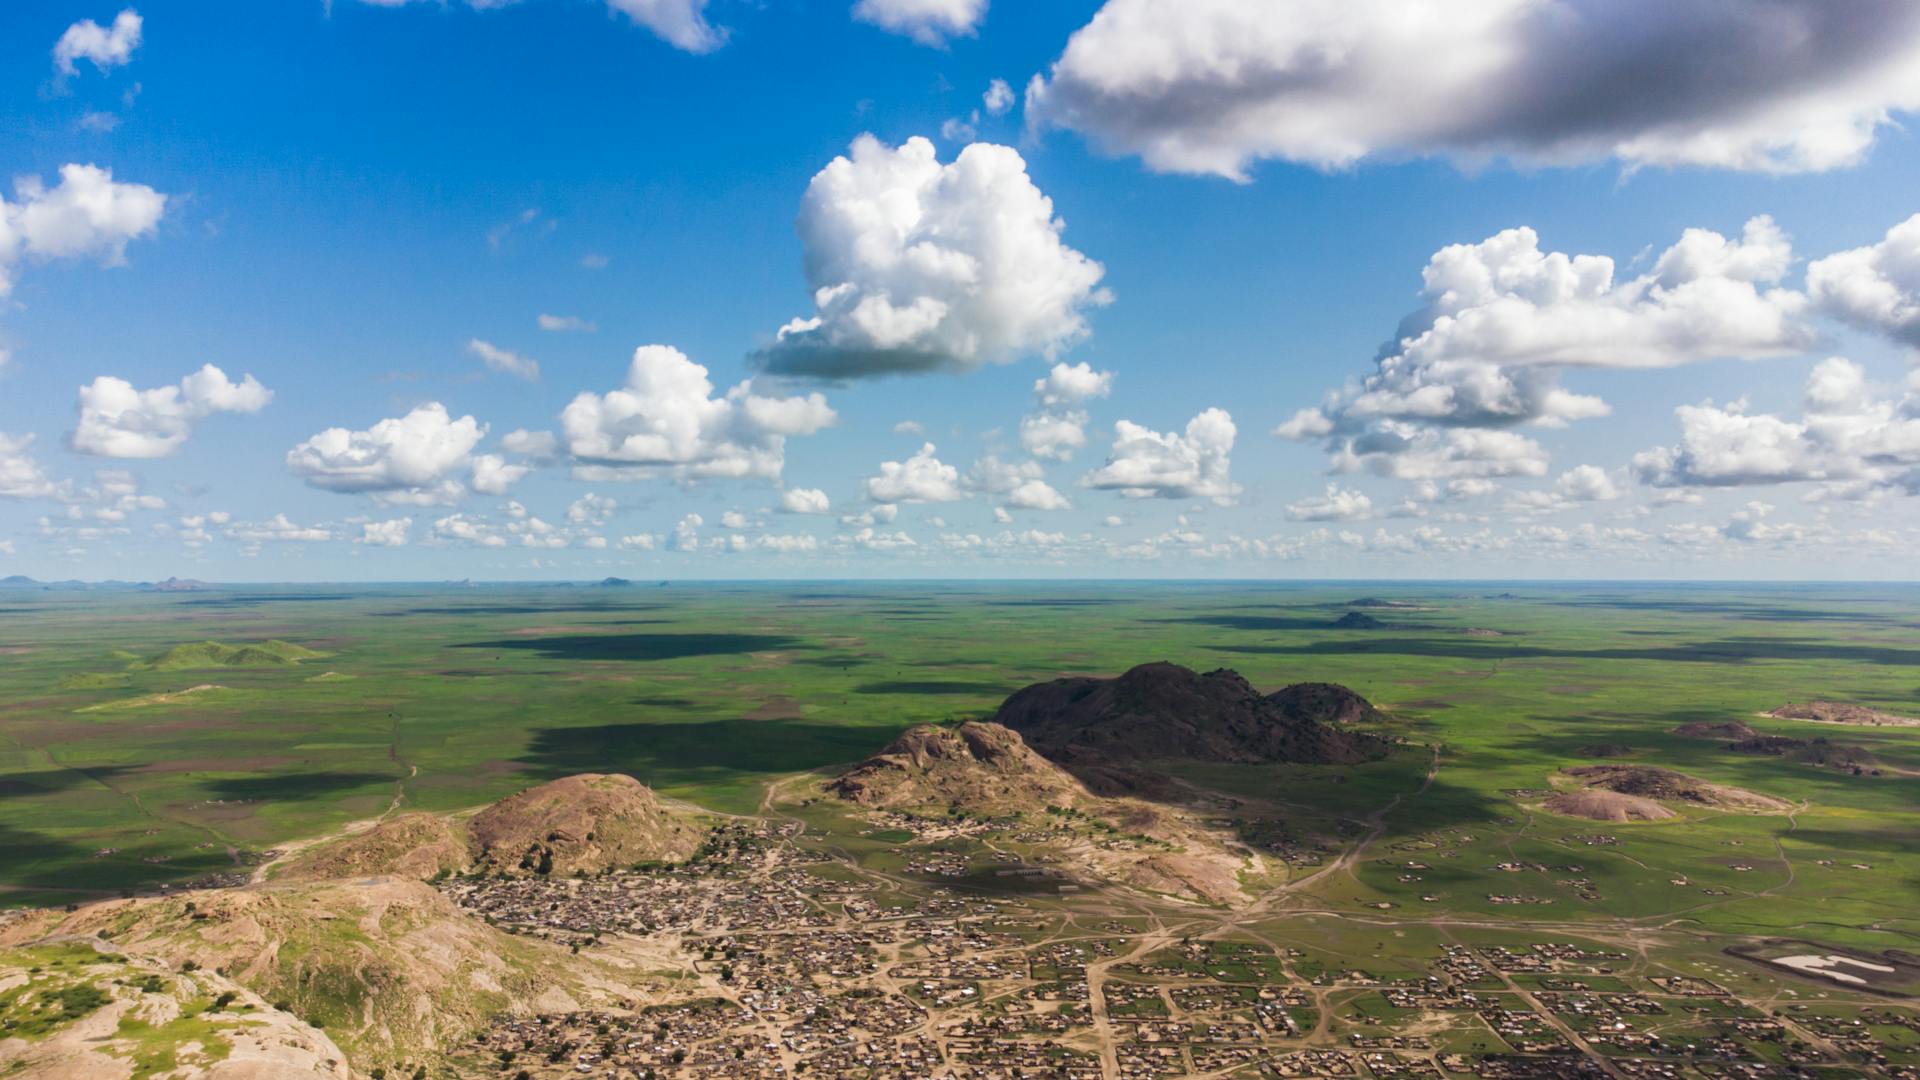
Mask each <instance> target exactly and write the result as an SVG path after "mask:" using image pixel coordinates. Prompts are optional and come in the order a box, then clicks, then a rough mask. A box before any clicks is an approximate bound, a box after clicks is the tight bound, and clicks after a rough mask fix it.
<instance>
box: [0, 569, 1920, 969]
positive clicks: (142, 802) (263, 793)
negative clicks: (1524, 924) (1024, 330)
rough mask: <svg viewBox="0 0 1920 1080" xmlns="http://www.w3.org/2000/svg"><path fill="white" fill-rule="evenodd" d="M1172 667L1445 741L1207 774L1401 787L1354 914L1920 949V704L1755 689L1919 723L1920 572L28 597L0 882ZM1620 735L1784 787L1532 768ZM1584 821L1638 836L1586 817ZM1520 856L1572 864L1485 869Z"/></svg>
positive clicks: (683, 760) (86, 876)
mask: <svg viewBox="0 0 1920 1080" xmlns="http://www.w3.org/2000/svg"><path fill="white" fill-rule="evenodd" d="M1368 596H1384V597H1389V598H1392V599H1394V600H1400V601H1409V602H1413V603H1415V604H1417V605H1418V607H1416V608H1370V609H1368V610H1369V611H1370V613H1371V614H1373V615H1374V616H1375V617H1376V618H1378V619H1380V620H1381V621H1382V622H1384V623H1385V624H1386V625H1385V626H1384V627H1383V628H1380V629H1374V630H1335V629H1331V628H1330V624H1331V623H1332V622H1333V621H1334V620H1336V619H1337V618H1339V617H1340V616H1341V615H1342V614H1344V613H1345V612H1346V611H1347V610H1348V609H1347V606H1346V605H1347V602H1348V601H1351V600H1354V599H1358V598H1361V597H1368ZM1469 630H1472V631H1476V632H1475V633H1468V631H1469ZM1484 631H1498V632H1499V633H1498V635H1497V636H1495V635H1492V634H1487V633H1484ZM208 643H213V644H212V645H209V644H208ZM283 643H284V644H283ZM316 654H317V655H316ZM269 658H270V659H269ZM1163 659H1164V660H1172V661H1176V662H1179V663H1182V664H1186V665H1189V666H1191V667H1194V668H1197V669H1201V670H1209V669H1212V668H1216V667H1232V668H1235V669H1237V670H1239V671H1240V672H1241V673H1242V674H1244V675H1246V676H1247V677H1248V678H1249V679H1251V680H1252V681H1253V682H1254V683H1255V684H1256V685H1259V686H1261V687H1263V688H1267V689H1273V688H1278V687H1279V686H1281V685H1284V684H1286V683H1290V682H1297V681H1306V680H1313V681H1331V682H1341V683H1345V684H1347V685H1349V686H1352V687H1354V688H1355V689H1356V690H1358V691H1360V692H1361V693H1363V694H1365V695H1366V696H1368V697H1369V698H1371V699H1372V700H1373V701H1374V702H1375V703H1376V704H1378V705H1380V706H1381V707H1383V708H1385V709H1387V710H1388V711H1390V712H1392V713H1393V714H1395V716H1396V717H1398V718H1399V720H1398V722H1397V723H1396V725H1395V727H1396V728H1397V729H1398V730H1399V731H1400V732H1401V733H1403V734H1404V735H1406V736H1407V737H1408V738H1409V739H1410V740H1412V741H1413V742H1416V743H1421V744H1429V745H1432V746H1435V747H1438V755H1437V761H1438V766H1439V767H1438V771H1437V773H1436V774H1435V775H1434V776H1433V778H1432V780H1431V782H1428V783H1426V786H1425V787H1424V788H1423V787H1422V783H1423V781H1425V779H1426V777H1425V773H1426V768H1427V765H1428V764H1429V763H1430V762H1431V761H1433V760H1435V759H1434V756H1433V755H1431V754H1429V753H1427V752H1425V751H1420V752H1413V751H1409V752H1407V753H1403V754H1399V755H1396V756H1395V757H1394V758H1393V759H1391V760H1389V761H1386V762H1382V763H1379V764H1377V765H1373V766H1364V767H1360V768H1355V769H1340V770H1312V769H1301V768H1299V767H1275V768H1272V769H1267V770H1260V769H1248V770H1239V771H1231V775H1229V774H1228V773H1226V772H1222V773H1219V774H1218V775H1207V774H1206V773H1207V771H1206V770H1197V771H1195V772H1192V773H1190V774H1189V778H1190V779H1196V780H1206V781H1208V782H1210V783H1212V784H1213V785H1214V786H1217V787H1219V788H1221V789H1224V790H1229V791H1236V790H1237V791H1243V792H1245V793H1248V794H1253V793H1264V794H1266V795H1267V796H1269V797H1272V798H1276V799H1278V800H1279V801H1281V802H1283V803H1288V804H1293V805H1298V806H1299V807H1300V808H1301V814H1302V817H1303V819H1308V818H1315V817H1316V816H1317V817H1318V818H1322V819H1328V820H1337V819H1341V818H1346V819H1349V820H1350V821H1351V822H1359V821H1361V820H1363V819H1366V818H1368V816H1369V815H1371V814H1374V813H1375V812H1377V811H1381V810H1382V808H1386V807H1390V808H1388V809H1385V811H1384V814H1382V815H1381V816H1380V817H1379V818H1378V823H1379V825H1380V826H1381V834H1380V836H1379V837H1378V838H1377V840H1376V841H1375V842H1374V843H1373V844H1372V845H1371V847H1370V848H1369V850H1368V851H1367V852H1366V855H1367V857H1366V858H1365V859H1362V860H1359V861H1358V862H1357V863H1356V865H1355V866H1354V867H1353V868H1352V870H1351V872H1343V873H1339V874H1332V875H1328V876H1327V877H1326V878H1325V879H1323V880H1317V881H1315V882H1314V883H1313V885H1312V886H1311V888H1312V890H1313V895H1315V896H1316V897H1318V898H1319V899H1320V900H1321V901H1323V902H1324V903H1325V904H1326V905H1327V906H1328V909H1329V910H1333V911H1342V912H1348V913H1352V912H1356V911H1363V910H1365V909H1366V908H1367V907H1369V906H1372V905H1378V904H1381V903H1387V904H1392V905H1394V906H1395V907H1396V908H1398V909H1400V910H1398V911H1396V912H1395V914H1396V915H1398V916H1401V917H1405V916H1407V915H1410V914H1413V912H1414V911H1417V910H1421V909H1426V910H1431V911H1432V912H1434V914H1435V916H1436V918H1439V917H1441V916H1442V915H1443V914H1444V915H1446V916H1451V917H1456V918H1463V919H1473V920H1492V921H1497V920H1501V919H1523V918H1524V919H1532V920H1540V919H1553V920H1556V921H1564V922H1567V923H1573V924H1580V923H1589V922H1591V923H1594V924H1596V925H1600V924H1604V923H1607V922H1609V921H1613V920H1622V919H1625V920H1637V921H1640V922H1642V923H1643V924H1655V923H1657V924H1661V925H1669V926H1675V927H1681V928H1686V927H1698V928H1699V929H1700V930H1702V931H1703V932H1718V933H1737V934H1751V935H1758V934H1770V933H1779V934H1783V935H1785V934H1789V933H1791V934H1793V935H1795V936H1818V937H1819V938H1821V939H1822V940H1827V941H1832V942H1834V943H1836V944H1852V945H1857V946H1862V947H1876V948H1888V947H1901V948H1907V949H1909V950H1914V949H1917V948H1920V915H1917V914H1916V913H1917V912H1920V904H1916V903H1915V902H1914V901H1915V898H1916V894H1917V892H1920V844H1916V843H1915V842H1914V838H1915V837H1916V836H1920V780H1917V778H1920V728H1891V727H1889V728H1839V727H1835V726H1832V725H1819V724H1810V723H1800V722H1791V721H1782V720H1772V719H1766V718H1762V717H1761V716H1760V715H1759V714H1760V713H1762V712H1764V711H1766V710H1768V709H1772V708H1775V707H1777V706H1779V705H1782V704H1785V703H1786V702H1788V701H1790V700H1791V701H1805V700H1808V699H1815V698H1825V699H1836V700H1844V701H1854V702H1859V703H1862V704H1866V705H1871V706H1875V707H1878V708H1882V709H1885V710H1887V711H1889V712H1894V713H1900V714H1904V715H1915V714H1916V713H1920V589H1915V588H1911V587H1886V586H1873V587H1867V586H1848V587H1839V586H1836V587H1760V586H1714V587H1705V586H1688V587H1663V586H1618V585H1604V586H1603V585H1591V586H1587V585H1566V586H1555V587H1550V588H1549V587H1525V586H1504V585H1499V586H1462V585H1458V584H1452V585H1419V586H1416V585H1392V586H1389V585H1382V584H1377V583H1376V584H1368V585H1351V586H1341V585H1314V586H1289V585H1269V584H1249V583H1234V584H1206V585H1184V584H1183V585H1135V584H1111V583H1086V584H1045V585H1028V584H1019V585H1015V584H1005V585H1000V584H984V585H983V584H930V583H915V584H901V585H845V584H810V585H781V586H773V585H767V586H753V585H711V586H697V587H695V586H688V587H659V588H654V587H631V588H599V587H568V588H561V587H544V588H535V587H526V588H507V587H486V588H474V589H468V588H451V587H417V588H401V587H391V588H378V589H345V588H339V589H334V588H315V587H304V586H302V587H286V588H279V589H274V588H256V589H232V590H220V591H213V592H204V593H187V594H178V595H149V594H136V593H110V592H101V593H43V592H37V591H27V590H9V591H7V592H5V593H0V889H3V890H4V891H0V902H8V903H15V904H20V903H54V902H66V901H72V900H81V899H86V898H89V897H92V896H98V895H103V894H104V895H110V894H112V893H115V892H118V891H120V890H123V889H143V888H150V887H153V886H155V885H158V884H161V883H169V882H170V883H179V882H184V881H188V880H192V879H194V878H197V877H200V876H202V875H205V874H207V873H210V872H214V871H223V870H232V869H233V868H234V867H235V865H236V862H235V859H236V854H237V853H245V852H257V851H260V850H263V849H267V848H270V847H272V846H274V845H276V844H279V843H283V842H286V841H290V840H294V839H298V838H302V837H307V836H312V835H316V834H320V833H324V832H327V831H330V830H333V829H335V828H338V827H339V826H340V825H342V824H344V823H346V822H348V821H352V820H355V819H359V818H366V817H371V816H374V815H377V814H379V813H381V812H382V811H384V810H386V809H387V808H388V807H389V806H392V805H394V804H395V800H396V799H398V800H400V801H401V803H402V804H404V805H406V806H409V807H413V808H422V809H430V810H453V809H458V808H463V807H469V806H474V805H477V804H480V803H484V802H487V801H490V800H493V799H497V798H499V797H501V796H504V795H507V794H510V793H512V792H514V791H518V790H520V789H522V788H525V787H527V786H530V785H532V784H535V783H539V782H541V781H544V780H548V779H552V778H554V777H558V776H563V775H568V774H571V773H577V772H585V771H618V772H627V773H631V774H633V775H634V776H636V777H638V778H639V779H640V780H642V781H643V782H645V783H648V784H650V785H652V786H654V787H656V788H658V789H660V790H661V791H663V792H665V793H667V794H670V795H674V796H678V797H681V798H684V799H688V800H690V801H693V802H696V803H700V804H702V805H705V806H708V807H710V808H713V809H716V810H720V811H727V812H736V813H748V812H752V811H753V810H755V809H756V808H757V807H758V806H759V805H760V803H761V800H762V798H763V795H764V791H765V785H766V783H767V782H768V781H770V780H772V779H774V778H776V777H779V776H782V775H789V774H792V773H795V772H799V771H805V770H812V769H824V768H830V767H833V766H835V765H838V764H842V763H847V762H851V761H854V760H857V759H859V758H861V757H863V756H865V755H867V754H869V753H871V752H873V751H874V750H877V749H878V748H879V747H880V746H882V745H883V744H884V743H886V742H887V741H888V740H889V739H891V738H892V737H893V736H895V735H896V734H898V733H899V732H900V731H902V730H903V729H905V728H907V727H909V726H911V725H913V724H917V723H923V722H927V721H941V720H949V719H955V718H959V717H965V716H982V715H985V714H988V713H990V712H991V711H992V710H993V709H994V707H995V706H996V705H997V704H998V703H999V702H1000V700H1001V699H1002V698H1004V697H1005V696H1006V694H1008V693H1009V692H1011V691H1012V690H1014V689H1017V688H1019V687H1021V686H1024V685H1026V684H1028V683H1031V682H1035V681H1039V680H1043V679H1050V678H1055V677H1058V676H1060V675H1064V674H1071V673H1093V674H1102V675H1110V674H1114V673H1117V672H1118V671H1120V670H1123V669H1125V668H1126V667H1129V666H1131V665H1133V664H1136V663H1141V662H1144V661H1149V660H1163ZM183 691H192V692H191V693H183ZM1736 720H1737V721H1742V722H1745V723H1748V724H1750V725H1752V726H1753V727H1755V728H1757V729H1759V730H1760V731H1762V732H1763V733H1766V734H1778V735H1793V736H1798V737H1802V738H1812V737H1820V736H1824V737H1827V738H1829V739H1833V740H1835V741H1843V742H1847V743H1852V744H1858V745H1861V746H1864V747H1866V748H1867V749H1868V750H1869V751H1870V752H1871V753H1872V754H1873V755H1874V757H1875V758H1877V759H1878V761H1879V762H1880V763H1881V764H1882V765H1883V766H1884V771H1883V775H1880V776H1854V775H1850V774H1847V773H1843V772H1840V771H1836V770H1822V769H1817V768H1813V767H1810V766H1806V765H1801V764H1796V763H1794V762H1791V761H1788V760H1786V759H1783V758H1777V757H1771V756H1763V755H1749V754H1734V753H1730V752H1728V751H1727V750H1726V749H1725V747H1724V746H1723V745H1722V744H1720V743H1718V742H1714V741H1710V740H1700V739H1689V738H1683V737H1680V736H1676V735H1674V734H1672V733H1671V732H1672V729H1673V728H1675V727H1676V726H1678V725H1680V724H1683V723H1688V722H1692V721H1709V722H1725V721H1736ZM1600 743H1617V744H1622V745H1625V746H1627V747H1630V748H1631V754H1630V757H1628V758H1627V759H1625V760H1628V761H1632V762H1636V763H1643V764H1657V765H1661V766H1664V767H1667V768H1672V769H1678V770H1681V771H1683V772H1687V773H1691V774H1694V775H1696V776H1700V777H1702V778H1705V779H1708V780H1712V781H1716V782H1719V783H1724V784H1732V785H1736V786H1740V787H1745V788H1750V789H1753V790H1755V791H1759V792H1764V793H1766V794H1769V795H1774V796H1777V797H1779V798H1783V799H1786V800H1789V801H1790V802H1792V803H1794V804H1795V805H1796V809H1795V810H1794V811H1793V812H1792V813H1790V814H1773V815H1736V814H1727V813H1719V812H1711V811H1707V810H1704V809H1701V810H1688V811H1687V812H1686V813H1684V814H1683V815H1682V816H1681V817H1680V818H1678V819H1676V820H1674V821H1670V822H1661V823H1650V824H1619V825H1604V826H1603V825H1601V824H1599V823H1596V822H1588V821H1580V820H1575V819H1567V818H1560V817H1556V816H1554V815H1551V814H1546V813H1543V812H1540V811H1537V810H1533V809H1529V807H1528V800H1527V799H1525V798H1520V797H1515V796H1513V795H1510V794H1508V793H1509V792H1511V791H1516V790H1528V789H1541V788H1545V787H1546V786H1548V783H1549V777H1550V776H1551V775H1552V774H1553V773H1554V772H1555V771H1556V770H1558V769H1559V768H1561V767H1563V766H1567V765H1577V764H1582V763H1592V762H1593V761H1594V760H1596V759H1594V758H1592V757H1590V756H1589V755H1588V753H1587V751H1586V748H1588V747H1592V746H1594V745H1596V744H1600ZM1608 760H1609V761H1615V762H1617V761H1619V760H1621V759H1618V758H1613V759H1608ZM1395 800H1397V801H1395ZM1354 827H1356V828H1357V827H1358V826H1357V825H1356V826H1354ZM1596 834H1606V835H1610V836H1612V837H1614V838H1615V839H1616V840H1617V841H1618V843H1614V844H1607V845H1604V846H1593V845H1591V844H1589V843H1587V842H1586V841H1584V840H1582V839H1581V838H1582V837H1586V836H1592V835H1596ZM103 852H104V853H103ZM1409 861H1418V862H1421V863H1423V864H1425V865H1426V866H1427V867H1428V869H1426V870H1423V871H1420V872H1419V880H1417V881H1402V880H1400V879H1401V877H1402V876H1405V875H1406V874H1407V869H1406V866H1405V864H1406V863H1408V862H1409ZM1513 862H1517V863H1525V864H1530V865H1539V866H1545V867H1548V868H1549V869H1548V870H1545V871H1537V870H1526V871H1522V872H1517V873H1516V872H1502V871H1498V870H1495V869H1494V867H1495V866H1496V864H1499V863H1513ZM1568 866H1577V867H1579V869H1578V870H1577V871H1575V870H1566V869H1559V868H1564V867H1568ZM1741 867H1744V868H1745V869H1740V868H1741ZM1857 867H1865V869H1859V868H1857ZM1574 879H1582V880H1584V881H1586V882H1587V883H1588V884H1587V885H1586V886H1585V888H1586V889H1588V890H1590V891H1592V892H1595V893H1597V894H1598V895H1599V897H1600V898H1599V899H1597V900H1594V899H1583V898H1582V897H1581V896H1580V895H1579V893H1580V891H1581V888H1580V887H1576V886H1575V885H1570V884H1568V882H1570V881H1572V880H1574ZM1675 881H1684V882H1686V884H1684V885H1676V884H1674V882H1675ZM1496 893H1522V894H1527V895H1530V896H1534V897H1536V898H1539V899H1543V900H1550V901H1551V904H1545V905H1526V906H1517V905H1503V904H1495V903H1493V902H1492V901H1491V900H1490V899H1489V896H1490V895H1493V894H1496ZM1425 896H1434V897H1436V899H1435V900H1425V899H1423V897H1425Z"/></svg>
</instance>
